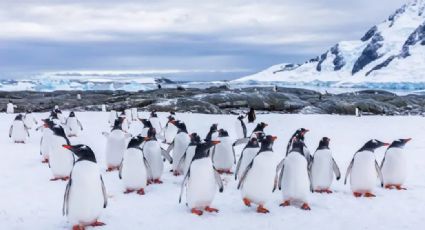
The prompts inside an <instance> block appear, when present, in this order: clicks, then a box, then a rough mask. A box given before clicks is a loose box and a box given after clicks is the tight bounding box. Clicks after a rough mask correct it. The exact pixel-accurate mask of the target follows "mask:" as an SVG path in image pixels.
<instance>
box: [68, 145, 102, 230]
mask: <svg viewBox="0 0 425 230" xmlns="http://www.w3.org/2000/svg"><path fill="white" fill-rule="evenodd" d="M63 148H64V149H66V150H67V151H70V152H72V153H74V154H75V155H76V156H77V158H78V160H77V161H76V162H75V165H74V167H73V169H72V172H71V178H70V179H69V181H68V184H67V185H66V188H65V194H64V199H63V208H62V213H63V215H64V216H67V217H68V220H69V222H70V223H71V224H72V225H73V227H72V229H73V230H84V229H85V227H86V226H93V227H95V226H103V225H105V224H104V223H102V222H99V221H98V219H99V217H100V215H101V213H102V209H104V208H106V206H107V205H108V197H107V195H106V188H105V183H104V182H103V179H102V175H101V174H100V169H99V166H98V164H97V161H96V157H95V155H94V153H93V150H92V149H91V148H90V147H88V146H87V145H63ZM72 153H71V154H72Z"/></svg>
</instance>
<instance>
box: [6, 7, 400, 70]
mask: <svg viewBox="0 0 425 230" xmlns="http://www.w3.org/2000/svg"><path fill="white" fill-rule="evenodd" d="M405 2H406V0H373V1H371V0H356V1H353V0H302V1H300V0H243V1H242V0H214V1H212V0H210V1H205V0H204V1H199V0H156V1H154V0H139V1H131V0H120V1H116V0H73V1H69V0H38V1H35V0H26V1H25V0H0V77H1V76H3V78H5V77H8V76H14V75H20V74H27V73H34V72H52V71H53V72H55V71H71V72H72V71H75V72H77V71H112V70H114V71H130V70H131V71H140V72H143V71H150V72H156V71H158V72H161V71H162V72H169V73H182V72H193V73H195V74H192V75H191V77H195V78H203V77H205V76H207V75H203V74H200V73H203V72H208V73H210V74H209V75H208V77H209V78H211V77H212V78H214V75H215V74H211V73H217V74H216V78H235V77H242V76H244V75H247V74H249V73H254V72H257V71H260V70H262V69H264V68H267V67H269V66H271V65H274V64H279V63H286V62H287V63H302V62H304V61H305V60H307V59H310V58H312V57H315V56H317V55H319V54H321V53H323V52H324V51H326V50H327V49H328V48H329V47H331V46H332V45H333V44H335V43H337V42H338V41H341V40H356V39H359V38H360V37H361V36H362V35H363V34H364V33H365V32H366V31H367V30H368V29H369V28H370V27H372V26H373V25H375V24H377V23H380V22H382V21H384V20H385V19H386V18H387V17H388V16H389V15H390V14H391V13H393V12H394V11H395V10H396V9H397V8H399V7H400V6H401V5H402V4H404V3H405Z"/></svg>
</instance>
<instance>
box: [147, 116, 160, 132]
mask: <svg viewBox="0 0 425 230" xmlns="http://www.w3.org/2000/svg"><path fill="white" fill-rule="evenodd" d="M149 121H150V122H151V124H152V127H153V128H154V129H155V130H156V133H157V136H158V134H159V133H161V131H162V126H161V122H160V120H159V118H158V117H151V118H149Z"/></svg>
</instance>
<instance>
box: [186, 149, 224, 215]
mask: <svg viewBox="0 0 425 230" xmlns="http://www.w3.org/2000/svg"><path fill="white" fill-rule="evenodd" d="M216 191H217V184H216V182H215V177H214V171H213V166H212V163H211V158H208V157H207V158H203V159H198V160H195V161H194V162H193V163H192V165H191V167H190V178H189V181H188V183H187V190H186V197H187V204H188V205H189V207H190V208H204V207H206V206H209V205H210V204H211V202H212V201H213V200H214V196H215V193H216Z"/></svg>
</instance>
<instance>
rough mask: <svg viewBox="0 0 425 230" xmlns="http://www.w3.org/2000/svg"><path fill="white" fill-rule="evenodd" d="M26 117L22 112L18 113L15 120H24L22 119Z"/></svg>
mask: <svg viewBox="0 0 425 230" xmlns="http://www.w3.org/2000/svg"><path fill="white" fill-rule="evenodd" d="M23 118H24V117H23V116H22V114H18V115H17V116H16V117H15V121H22V119H23Z"/></svg>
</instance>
